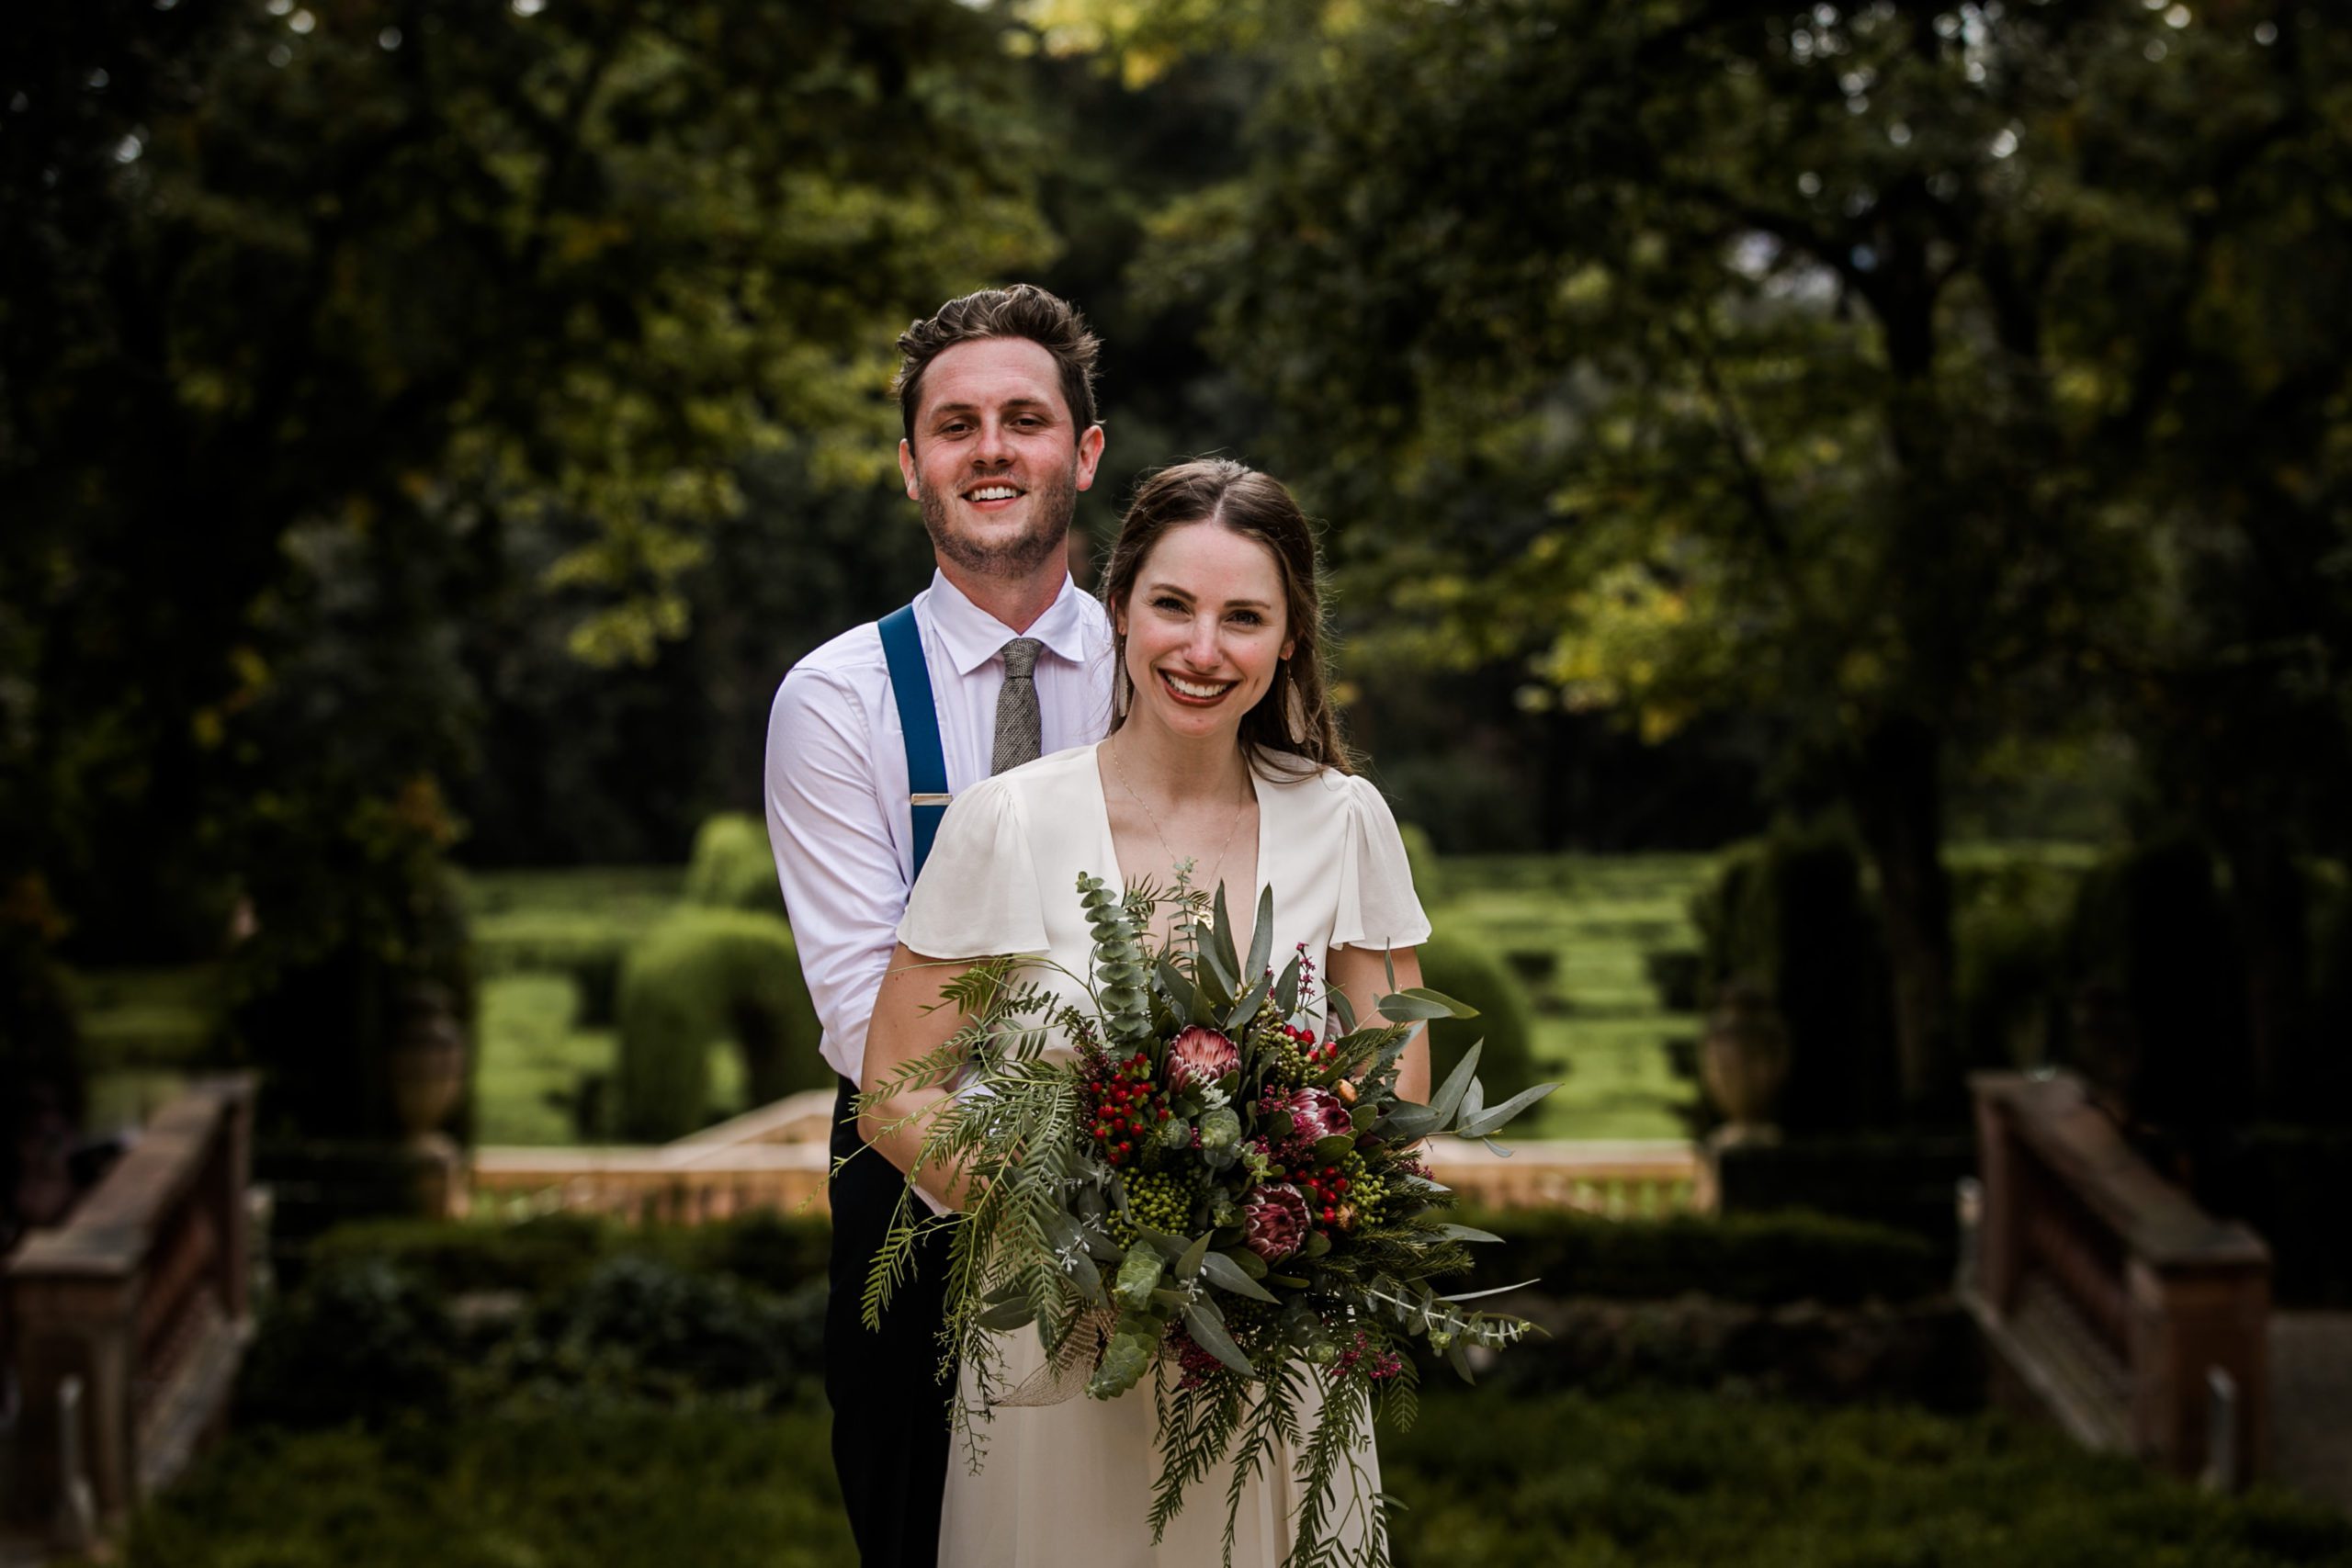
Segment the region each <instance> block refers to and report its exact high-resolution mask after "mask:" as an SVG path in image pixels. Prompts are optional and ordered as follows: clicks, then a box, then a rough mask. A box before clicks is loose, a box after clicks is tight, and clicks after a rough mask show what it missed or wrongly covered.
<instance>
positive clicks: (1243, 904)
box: [1087, 739, 1273, 953]
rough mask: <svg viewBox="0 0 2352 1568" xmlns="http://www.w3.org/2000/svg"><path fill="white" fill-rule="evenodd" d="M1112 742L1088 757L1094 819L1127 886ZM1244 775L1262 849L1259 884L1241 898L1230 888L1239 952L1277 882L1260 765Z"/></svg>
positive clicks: (1255, 875)
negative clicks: (1107, 769)
mask: <svg viewBox="0 0 2352 1568" xmlns="http://www.w3.org/2000/svg"><path fill="white" fill-rule="evenodd" d="M1108 744H1110V742H1109V740H1108V739H1103V740H1097V741H1096V742H1095V743H1094V746H1093V749H1092V750H1091V753H1090V754H1089V756H1088V759H1087V761H1089V762H1090V763H1091V766H1090V767H1089V768H1088V770H1087V772H1088V773H1090V774H1091V776H1092V779H1093V784H1094V807H1095V814H1094V820H1095V822H1096V824H1097V825H1098V826H1099V828H1100V829H1101V834H1102V844H1103V863H1105V864H1107V865H1109V866H1110V867H1111V869H1112V870H1113V871H1114V872H1116V873H1117V874H1118V878H1119V886H1120V887H1121V888H1122V889H1123V890H1124V889H1125V887H1126V886H1127V868H1126V866H1125V864H1123V863H1121V862H1120V860H1119V836H1118V834H1116V833H1114V832H1113V831H1112V830H1111V792H1110V790H1109V789H1108V788H1107V787H1105V786H1104V784H1103V747H1104V746H1106V745H1108ZM1242 776H1243V777H1245V778H1247V779H1248V780H1249V781H1250V801H1251V803H1252V804H1253V805H1255V806H1256V807H1257V808H1258V833H1257V839H1258V852H1257V855H1256V857H1255V863H1253V864H1252V865H1251V867H1250V880H1251V881H1252V882H1254V883H1255V884H1257V886H1254V887H1252V888H1250V893H1249V897H1246V898H1238V899H1237V898H1236V897H1234V896H1233V894H1232V893H1231V892H1230V891H1229V890H1228V891H1227V894H1226V898H1225V904H1226V917H1227V919H1230V920H1231V921H1232V922H1233V924H1234V928H1235V929H1234V934H1233V945H1234V951H1236V952H1237V953H1247V952H1249V951H1250V941H1251V940H1252V939H1253V938H1254V937H1255V936H1256V934H1257V920H1258V897H1259V895H1260V893H1261V892H1262V891H1263V890H1264V889H1265V888H1268V887H1271V886H1273V883H1272V878H1270V877H1269V876H1268V875H1267V874H1266V859H1267V855H1268V853H1269V852H1270V850H1271V846H1272V841H1273V840H1272V835H1271V834H1269V833H1268V832H1267V831H1266V791H1265V790H1264V789H1262V788H1261V787H1260V781H1259V778H1258V770H1257V769H1255V768H1252V767H1250V766H1248V765H1247V764H1246V763H1245V764H1244V765H1243V767H1242ZM1138 804H1140V803H1138ZM1160 847H1161V848H1162V849H1165V848H1166V847H1167V846H1166V845H1164V844H1163V845H1161V846H1160ZM1167 874H1168V875H1169V877H1170V879H1171V880H1172V879H1173V878H1174V876H1175V874H1176V868H1175V867H1174V866H1172V865H1171V866H1170V867H1168V868H1167ZM1208 891H1209V892H1210V894H1211V895H1214V894H1215V893H1216V888H1214V887H1212V888H1210V889H1209V890H1208ZM1245 920H1246V921H1248V922H1249V924H1248V925H1247V926H1244V925H1243V924H1242V922H1243V921H1245Z"/></svg>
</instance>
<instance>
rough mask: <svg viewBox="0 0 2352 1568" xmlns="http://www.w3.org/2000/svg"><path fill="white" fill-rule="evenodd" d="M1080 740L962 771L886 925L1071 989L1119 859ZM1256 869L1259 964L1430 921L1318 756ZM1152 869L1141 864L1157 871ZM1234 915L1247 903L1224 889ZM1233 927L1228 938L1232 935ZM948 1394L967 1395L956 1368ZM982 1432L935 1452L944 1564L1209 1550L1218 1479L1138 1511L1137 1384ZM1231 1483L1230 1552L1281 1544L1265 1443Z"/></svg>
mask: <svg viewBox="0 0 2352 1568" xmlns="http://www.w3.org/2000/svg"><path fill="white" fill-rule="evenodd" d="M1094 753H1095V749H1094V748H1093V747H1091V746H1084V747H1080V748H1077V749H1076V750H1069V751H1061V752H1057V753H1056V754H1055V755H1053V756H1050V757H1045V758H1040V759H1039V760H1038V761H1035V762H1031V763H1029V764H1027V765H1026V766H1024V767H1020V768H1016V769H1014V770H1012V772H1011V773H1001V774H999V775H998V776H997V777H995V778H992V779H989V780H988V781H987V782H985V783H983V784H976V785H974V786H973V787H971V788H970V789H967V790H966V791H964V792H963V793H962V794H961V795H957V796H956V803H955V804H954V805H953V806H951V807H949V808H948V810H947V814H946V817H945V818H944V820H943V821H942V822H941V824H940V830H939V838H938V841H937V842H936V844H935V845H934V846H933V850H932V853H931V858H930V860H929V861H928V862H927V863H925V865H924V868H923V874H922V878H921V880H920V881H918V882H917V883H916V885H915V888H914V892H913V894H912V896H911V897H910V899H909V901H908V905H907V915H906V919H905V920H904V922H903V923H901V924H900V926H899V941H900V942H904V943H905V944H906V945H907V947H908V948H909V949H910V950H911V951H913V952H915V953H923V954H926V955H928V956H930V957H933V958H981V957H988V956H992V955H996V954H1001V953H1037V954H1042V955H1044V956H1046V957H1047V958H1049V959H1051V960H1052V961H1053V962H1054V963H1056V964H1059V965H1060V966H1061V968H1063V969H1065V970H1068V971H1069V974H1068V975H1062V974H1057V973H1056V972H1054V971H1052V970H1050V969H1044V968H1040V969H1039V970H1037V971H1035V978H1036V979H1037V980H1039V981H1040V982H1041V983H1043V984H1046V985H1048V986H1052V987H1056V988H1057V989H1059V990H1060V991H1062V992H1063V993H1065V994H1066V995H1068V996H1069V997H1070V998H1071V999H1073V1000H1077V1001H1080V1002H1083V1001H1085V999H1086V998H1085V993H1084V990H1083V987H1081V986H1080V983H1079V980H1078V979H1077V978H1074V976H1084V975H1085V974H1086V973H1087V964H1088V956H1089V954H1090V953H1091V952H1092V949H1093V940H1092V937H1091V933H1090V932H1089V931H1088V929H1087V925H1086V921H1085V919H1084V918H1083V916H1082V913H1081V911H1080V906H1079V901H1078V878H1079V874H1080V873H1081V872H1083V873H1086V874H1090V875H1093V876H1099V877H1102V878H1103V880H1104V881H1106V882H1108V883H1111V884H1113V885H1114V886H1116V885H1117V883H1118V881H1119V864H1118V860H1117V858H1116V855H1115V852H1114V849H1113V846H1112V839H1111V821H1110V815H1109V812H1108V810H1107V809H1106V807H1105V806H1104V802H1103V786H1102V775H1101V773H1099V771H1098V770H1097V767H1096V763H1095V755H1094ZM1255 783H1256V788H1257V793H1258V879H1259V882H1260V885H1261V887H1272V889H1273V893H1274V939H1273V946H1272V953H1273V959H1272V964H1273V967H1275V968H1276V969H1280V968H1281V967H1282V966H1283V964H1286V963H1288V962H1289V960H1290V957H1291V955H1292V954H1293V953H1295V952H1296V951H1298V950H1299V949H1301V948H1304V949H1305V951H1306V955H1307V957H1308V958H1309V960H1311V961H1312V962H1313V963H1314V964H1315V965H1316V967H1317V971H1318V972H1320V971H1321V970H1322V969H1324V968H1325V967H1326V966H1327V964H1328V960H1329V951H1330V949H1332V948H1334V947H1342V946H1353V947H1369V948H1408V947H1415V946H1418V945H1419V944H1420V943H1421V942H1424V941H1426V940H1427V939H1428V937H1429V934H1430V925H1429V920H1428V919H1427V917H1426V916H1424V915H1423V914H1422V912H1421V906H1420V903H1419V899H1417V898H1416V897H1414V895H1413V881H1412V874H1411V872H1410V870H1409V869H1408V865H1407V863H1406V859H1405V846H1404V843H1403V841H1402V840H1400V839H1399V838H1398V837H1397V823H1396V819H1395V818H1393V817H1392V816H1391V815H1390V814H1389V810H1388V807H1387V803H1386V802H1385V801H1384V800H1382V799H1381V797H1380V792H1379V791H1377V790H1376V789H1374V787H1373V786H1372V785H1371V784H1369V783H1368V782H1366V781H1365V780H1363V779H1361V778H1354V777H1350V776H1348V775H1345V774H1341V773H1332V772H1329V771H1328V770H1327V771H1324V772H1322V773H1309V774H1307V775H1306V777H1304V778H1300V779H1295V780H1291V779H1283V778H1268V777H1263V776H1261V777H1259V778H1257V779H1256V781H1255ZM1169 880H1170V874H1162V875H1161V876H1160V877H1159V881H1161V882H1162V883H1165V882H1167V881H1169ZM1227 901H1228V904H1229V905H1230V907H1231V909H1232V914H1233V919H1234V920H1235V922H1236V923H1237V925H1242V926H1246V925H1247V923H1248V921H1249V919H1250V916H1251V914H1252V912H1254V910H1255V908H1256V906H1257V897H1256V892H1255V890H1253V891H1252V894H1251V896H1250V897H1248V898H1242V897H1237V896H1235V894H1234V893H1233V892H1231V891H1228V893H1227ZM1246 940H1247V939H1246V937H1238V941H1239V942H1246ZM1005 1348H1006V1351H1007V1356H1008V1359H1009V1362H1010V1364H1009V1366H1008V1367H1007V1369H1006V1370H1007V1371H1008V1373H1009V1375H1010V1377H1011V1379H1012V1382H1008V1383H1007V1384H1006V1385H1005V1386H1007V1387H1011V1386H1012V1385H1013V1384H1014V1383H1017V1382H1019V1381H1020V1380H1021V1379H1023V1378H1024V1377H1026V1376H1027V1375H1028V1374H1029V1373H1031V1372H1033V1371H1035V1370H1037V1368H1038V1367H1039V1366H1041V1365H1042V1363H1043V1359H1044V1358H1043V1355H1042V1352H1041V1351H1040V1350H1039V1348H1038V1345H1037V1340H1036V1337H1035V1334H1034V1333H1032V1332H1030V1331H1028V1330H1022V1331H1020V1332H1017V1333H1014V1334H1012V1335H1008V1336H1007V1337H1006V1344H1005ZM960 1393H961V1396H962V1397H963V1398H964V1399H966V1400H967V1403H968V1402H971V1401H973V1400H974V1399H976V1398H977V1393H976V1391H975V1389H974V1386H973V1380H972V1378H971V1376H970V1373H969V1371H967V1373H966V1375H965V1378H964V1381H963V1387H962V1389H961V1391H960ZM973 1426H974V1430H975V1431H976V1432H978V1434H979V1435H980V1438H981V1440H982V1442H983V1443H984V1444H985V1453H984V1455H982V1456H981V1457H980V1460H979V1462H978V1467H977V1469H976V1468H975V1464H974V1456H972V1455H971V1454H969V1453H967V1451H965V1450H964V1449H963V1447H962V1446H961V1445H960V1444H959V1445H958V1446H957V1448H956V1450H954V1451H953V1452H952V1453H951V1454H950V1456H949V1460H948V1474H947V1490H946V1501H945V1506H944V1508H943V1510H942V1513H941V1517H940V1530H939V1561H940V1563H941V1564H942V1568H1061V1565H1064V1564H1067V1565H1069V1568H1131V1565H1143V1564H1153V1565H1165V1568H1202V1565H1204V1564H1214V1563H1216V1562H1219V1561H1220V1560H1221V1559H1222V1557H1223V1555H1224V1531H1225V1519H1226V1505H1225V1494H1226V1483H1227V1476H1226V1474H1225V1473H1224V1472H1221V1471H1220V1472H1213V1473H1212V1474H1210V1475H1209V1476H1207V1477H1205V1478H1204V1479H1203V1480H1202V1481H1200V1482H1197V1483H1194V1485H1193V1488H1192V1489H1191V1491H1190V1492H1189V1493H1188V1494H1187V1501H1186V1503H1185V1506H1184V1511H1183V1512H1182V1514H1180V1515H1179V1516H1177V1517H1176V1518H1175V1520H1174V1521H1172V1522H1171V1523H1170V1525H1169V1527H1168V1530H1167V1534H1166V1535H1165V1536H1164V1537H1163V1539H1162V1540H1161V1541H1160V1543H1159V1546H1157V1547H1154V1546H1153V1545H1152V1543H1151V1529H1150V1525H1149V1523H1148V1516H1149V1513H1150V1509H1151V1496H1152V1484H1153V1483H1154V1482H1155V1481H1156V1480H1157V1479H1158V1477H1159V1457H1158V1455H1157V1454H1156V1453H1155V1452H1154V1450H1153V1444H1152V1427H1153V1416H1152V1398H1151V1391H1150V1389H1149V1388H1148V1387H1138V1388H1136V1389H1135V1390H1133V1391H1131V1392H1130V1393H1126V1394H1125V1395H1124V1396H1122V1397H1120V1398H1118V1399H1114V1400H1110V1401H1107V1402H1106V1401H1099V1400H1095V1399H1091V1398H1089V1397H1087V1396H1085V1395H1084V1394H1080V1396H1079V1397H1077V1398H1075V1399H1071V1400H1068V1401H1065V1402H1063V1403H1061V1404H1047V1405H1040V1406H1024V1407H1017V1408H1011V1407H1003V1406H1000V1407H999V1408H997V1409H996V1410H995V1411H994V1412H993V1413H991V1414H989V1415H987V1416H975V1419H974V1423H973ZM1278 1464H1279V1469H1278V1470H1276V1471H1275V1472H1274V1473H1273V1476H1272V1480H1271V1481H1270V1480H1269V1479H1268V1478H1267V1476H1266V1475H1265V1474H1263V1473H1261V1475H1260V1476H1258V1477H1256V1478H1253V1479H1252V1481H1251V1482H1250V1486H1249V1488H1248V1490H1247V1492H1246V1493H1245V1495H1244V1497H1243V1501H1242V1506H1241V1513H1240V1518H1239V1523H1238V1527H1237V1529H1236V1533H1235V1537H1234V1551H1233V1561H1234V1562H1235V1563H1236V1564H1238V1565H1250V1568H1257V1565H1262V1568H1273V1565H1274V1564H1277V1563H1279V1562H1281V1561H1282V1560H1283V1556H1284V1555H1286V1554H1287V1553H1288V1551H1290V1549H1291V1545H1292V1520H1293V1518H1294V1517H1295V1514H1296V1511H1297V1507H1298V1504H1299V1501H1300V1497H1301V1493H1302V1491H1303V1489H1302V1488H1300V1487H1299V1486H1298V1485H1297V1484H1296V1483H1295V1480H1294V1479H1292V1477H1291V1467H1292V1456H1291V1455H1289V1454H1283V1455H1281V1456H1279V1459H1278ZM1379 1489H1380V1466H1379V1460H1378V1457H1377V1456H1376V1455H1375V1454H1374V1452H1373V1450H1372V1447H1371V1445H1370V1442H1369V1441H1368V1440H1367V1442H1366V1444H1365V1446H1364V1448H1363V1451H1362V1452H1361V1454H1360V1455H1359V1456H1358V1463H1357V1467H1356V1474H1355V1481H1354V1485H1353V1487H1352V1488H1350V1487H1349V1486H1348V1484H1347V1483H1346V1480H1345V1478H1343V1479H1342V1483H1341V1489H1340V1496H1339V1499H1338V1501H1337V1504H1336V1506H1334V1508H1333V1509H1332V1513H1331V1517H1333V1518H1334V1519H1335V1520H1337V1521H1339V1524H1338V1529H1339V1532H1340V1535H1341V1537H1342V1539H1345V1540H1358V1539H1361V1537H1362V1535H1363V1531H1364V1529H1365V1527H1366V1520H1367V1516H1368V1514H1369V1512H1370V1511H1371V1510H1373V1509H1375V1508H1376V1507H1377V1506H1378V1497H1379Z"/></svg>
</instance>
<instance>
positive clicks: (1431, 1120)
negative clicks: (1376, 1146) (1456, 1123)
mask: <svg viewBox="0 0 2352 1568" xmlns="http://www.w3.org/2000/svg"><path fill="white" fill-rule="evenodd" d="M1437 1122H1438V1117H1437V1112H1436V1111H1432V1110H1430V1108H1429V1107H1428V1106H1426V1105H1415V1104H1414V1103H1413V1102H1412V1101H1411V1100H1398V1101H1397V1109H1396V1110H1394V1111H1390V1112H1389V1113H1388V1114H1387V1115H1386V1116H1385V1117H1383V1118H1381V1121H1380V1125H1379V1127H1378V1129H1377V1131H1378V1132H1379V1134H1380V1135H1381V1136H1382V1137H1384V1138H1387V1139H1389V1140H1391V1141H1392V1142H1396V1143H1403V1144H1409V1143H1412V1142H1413V1141H1414V1140H1416V1139H1419V1138H1426V1137H1428V1136H1429V1135H1430V1134H1431V1133H1434V1132H1436V1131H1437Z"/></svg>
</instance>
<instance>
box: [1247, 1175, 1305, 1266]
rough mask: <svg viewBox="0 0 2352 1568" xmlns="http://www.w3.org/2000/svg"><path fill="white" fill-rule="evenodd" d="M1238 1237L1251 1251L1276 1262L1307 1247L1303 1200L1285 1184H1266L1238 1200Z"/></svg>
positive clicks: (1278, 1182) (1276, 1182)
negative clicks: (1239, 1203) (1239, 1215)
mask: <svg viewBox="0 0 2352 1568" xmlns="http://www.w3.org/2000/svg"><path fill="white" fill-rule="evenodd" d="M1241 1235H1242V1240H1243V1242H1244V1243H1245V1244H1246V1245H1247V1246H1248V1247H1249V1248H1250V1251H1252V1252H1254V1253H1256V1254H1257V1255H1258V1256H1259V1257H1261V1258H1264V1259H1265V1260H1266V1261H1267V1262H1269V1263H1279V1262H1281V1261H1282V1260H1283V1258H1288V1257H1289V1256H1290V1255H1291V1254H1292V1253H1294V1252H1296V1251H1297V1250H1298V1249H1299V1248H1300V1247H1304V1246H1305V1245H1306V1199H1305V1198H1304V1197H1302V1196H1300V1194H1299V1190H1298V1189H1297V1188H1295V1187H1293V1186H1292V1185H1291V1184H1290V1183H1289V1182H1287V1181H1269V1182H1265V1183H1262V1184H1261V1185H1260V1186H1257V1187H1253V1188H1251V1189H1250V1196H1249V1197H1247V1198H1245V1199H1243V1200H1242V1201H1241Z"/></svg>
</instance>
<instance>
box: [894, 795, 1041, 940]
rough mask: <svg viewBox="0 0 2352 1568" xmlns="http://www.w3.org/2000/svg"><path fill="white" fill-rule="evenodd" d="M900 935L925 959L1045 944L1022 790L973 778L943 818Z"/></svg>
mask: <svg viewBox="0 0 2352 1568" xmlns="http://www.w3.org/2000/svg"><path fill="white" fill-rule="evenodd" d="M899 941H900V942H904V943H905V944H906V945H907V948H908V950H909V951H910V952H914V953H922V955H923V956H925V957H926V958H990V957H995V956H998V955H1000V954H1003V953H1043V952H1045V951H1046V945H1047V941H1046V913H1045V901H1044V900H1043V899H1042V898H1040V897H1038V894H1037V863H1036V857H1035V854H1034V853H1033V852H1032V849H1031V845H1030V839H1029V826H1028V823H1027V821H1026V820H1025V815H1024V813H1023V810H1022V801H1021V798H1020V795H1019V793H1018V792H1017V791H1016V790H1015V789H1014V788H1013V786H1012V784H1011V783H1010V782H1009V781H1008V780H1006V779H1002V778H994V779H989V780H986V781H984V782H982V783H980V784H974V785H973V786H972V787H971V788H969V789H967V790H966V791H964V792H963V793H962V794H961V795H957V796H956V800H955V803H954V804H953V805H951V806H949V807H948V808H947V814H946V816H944V817H943V818H940V822H939V836H938V838H937V839H935V840H933V842H932V846H931V858H930V859H929V860H927V861H925V862H924V863H923V868H922V875H921V876H920V877H917V878H916V879H915V886H914V891H913V892H912V893H911V894H910V895H909V896H908V898H907V916H906V919H903V920H901V921H900V922H899Z"/></svg>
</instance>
